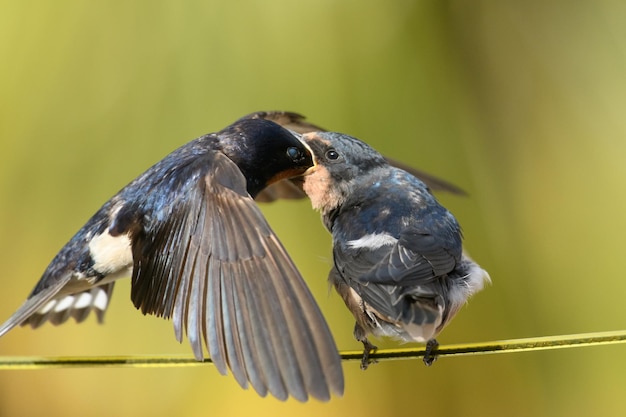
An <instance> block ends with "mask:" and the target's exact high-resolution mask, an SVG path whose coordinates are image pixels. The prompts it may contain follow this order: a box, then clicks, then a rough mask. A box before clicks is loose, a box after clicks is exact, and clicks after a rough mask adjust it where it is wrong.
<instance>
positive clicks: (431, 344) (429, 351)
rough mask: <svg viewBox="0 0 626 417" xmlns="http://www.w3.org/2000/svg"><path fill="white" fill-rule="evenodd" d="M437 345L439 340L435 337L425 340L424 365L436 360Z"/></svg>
mask: <svg viewBox="0 0 626 417" xmlns="http://www.w3.org/2000/svg"><path fill="white" fill-rule="evenodd" d="M438 347H439V342H437V340H435V339H430V340H429V341H428V342H426V350H425V352H424V365H426V366H430V365H432V364H433V363H434V362H435V361H436V360H437V353H436V351H437V348H438Z"/></svg>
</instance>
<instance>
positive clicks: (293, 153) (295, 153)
mask: <svg viewBox="0 0 626 417" xmlns="http://www.w3.org/2000/svg"><path fill="white" fill-rule="evenodd" d="M287 156H288V157H289V158H291V159H292V160H294V161H297V160H299V159H302V152H300V149H298V148H294V147H293V146H292V147H290V148H287Z"/></svg>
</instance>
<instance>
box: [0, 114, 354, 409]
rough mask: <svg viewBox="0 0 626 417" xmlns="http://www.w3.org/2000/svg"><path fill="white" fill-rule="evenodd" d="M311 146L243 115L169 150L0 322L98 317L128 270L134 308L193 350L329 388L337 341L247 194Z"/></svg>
mask: <svg viewBox="0 0 626 417" xmlns="http://www.w3.org/2000/svg"><path fill="white" fill-rule="evenodd" d="M311 166H312V159H311V155H310V153H309V152H308V150H307V149H306V147H305V146H304V145H303V144H302V143H301V142H300V141H299V140H298V138H297V137H296V136H294V134H292V133H291V132H289V131H288V130H286V129H284V128H282V127H280V126H279V125H277V124H276V123H273V122H271V121H267V120H263V119H258V118H257V119H255V118H245V119H242V120H239V121H237V122H235V123H234V124H232V125H231V126H228V127H227V128H225V129H224V130H222V131H220V132H217V133H212V134H208V135H205V136H202V137H200V138H198V139H196V140H194V141H192V142H190V143H188V144H186V145H184V146H182V147H180V148H179V149H177V150H175V151H174V152H172V153H171V154H169V155H168V156H166V157H165V158H164V159H163V160H161V161H160V162H158V163H157V164H155V165H154V166H152V167H151V168H150V169H148V170H147V171H146V172H145V173H143V174H142V175H140V176H139V177H138V178H136V179H135V180H134V181H132V182H131V183H130V184H128V185H127V186H126V187H124V188H123V189H122V190H121V191H120V192H118V193H117V194H116V195H115V196H113V197H112V198H111V199H110V200H109V201H107V202H106V203H105V204H104V205H103V206H102V208H100V210H98V212H97V213H96V214H95V215H94V216H93V217H92V218H91V219H89V221H88V222H87V223H86V224H85V225H84V226H83V227H82V228H81V229H80V230H79V231H78V233H76V235H75V236H74V237H73V238H72V239H71V240H70V241H69V242H68V243H67V244H66V245H65V246H64V247H63V248H62V249H61V251H60V252H59V253H58V254H57V255H56V257H55V258H54V259H53V260H52V262H51V263H50V265H49V266H48V268H47V269H46V271H45V272H44V274H43V276H42V277H41V279H40V281H39V282H38V283H37V285H36V286H35V288H34V290H33V291H32V293H31V294H30V296H29V297H28V299H27V300H26V302H25V303H24V304H23V305H22V306H21V307H20V308H19V309H18V310H17V312H16V313H15V314H14V315H13V316H11V317H10V318H9V319H8V320H7V321H6V322H5V323H4V324H2V325H1V326H0V336H1V335H3V334H5V333H6V332H7V331H9V330H10V329H12V328H13V327H15V326H17V325H30V326H32V327H34V328H35V327H38V326H40V325H41V324H43V323H44V322H46V321H49V322H51V323H53V324H61V323H63V322H65V321H66V320H68V318H70V317H73V318H74V319H76V321H77V322H81V321H83V320H84V319H85V318H86V317H87V316H88V315H89V314H90V312H92V311H94V312H95V313H96V315H97V317H98V319H99V320H100V321H102V319H103V315H104V313H105V311H106V309H107V306H108V304H109V299H110V297H111V294H112V291H113V286H114V285H115V280H116V279H118V278H122V277H124V276H129V275H132V289H131V299H132V301H133V303H134V305H135V306H136V307H137V308H138V309H140V310H141V311H142V312H143V313H144V314H153V315H156V316H162V317H164V318H171V319H172V320H173V323H174V330H175V334H176V338H177V339H178V341H179V342H180V341H182V338H183V333H184V332H185V333H186V334H187V337H188V339H189V341H190V343H191V346H192V349H193V353H194V355H195V357H196V359H198V360H203V358H204V353H203V350H204V349H203V344H204V345H205V346H206V348H207V350H208V352H209V355H210V357H211V360H212V361H213V363H214V364H215V366H216V367H217V369H218V370H219V372H220V373H222V374H226V373H227V368H229V369H230V370H231V372H232V373H233V375H234V377H235V378H236V380H237V382H238V383H239V384H240V385H241V386H242V387H244V388H247V387H248V385H251V386H252V387H253V388H254V389H255V390H256V391H257V392H258V393H259V394H260V395H262V396H265V395H266V394H267V393H268V392H269V393H271V394H272V395H274V396H275V397H276V398H278V399H281V400H285V399H286V398H287V397H288V396H292V397H294V398H296V399H297V400H299V401H306V400H307V399H308V398H309V396H311V397H314V398H317V399H319V400H322V401H326V400H328V399H329V398H330V396H331V394H332V393H334V394H337V395H341V394H342V393H343V388H344V385H343V384H344V382H343V372H342V367H341V358H340V357H339V354H338V351H337V347H336V345H335V343H334V340H333V338H332V335H331V333H330V331H329V328H328V326H327V324H326V321H325V320H324V318H323V316H322V314H321V312H320V310H319V308H318V306H317V304H316V302H315V300H314V299H313V296H312V295H311V293H310V292H309V290H308V288H307V286H306V284H305V282H304V280H303V279H302V277H301V275H300V273H299V272H298V270H297V269H296V267H295V265H294V264H293V262H292V260H291V259H290V257H289V255H288V254H287V252H286V251H285V249H284V248H283V246H282V244H281V243H280V242H279V240H278V238H277V237H276V235H275V234H274V232H273V231H272V229H271V228H270V226H269V225H268V223H267V222H266V220H265V219H264V217H263V215H262V214H261V211H260V210H259V208H258V207H257V205H256V204H255V202H254V201H253V198H254V197H256V196H257V195H258V194H259V192H260V191H261V190H263V188H264V187H266V186H267V185H269V184H272V183H274V182H277V181H280V180H282V179H285V178H289V177H291V176H294V175H299V174H302V173H303V172H304V171H305V170H306V169H307V168H309V167H311Z"/></svg>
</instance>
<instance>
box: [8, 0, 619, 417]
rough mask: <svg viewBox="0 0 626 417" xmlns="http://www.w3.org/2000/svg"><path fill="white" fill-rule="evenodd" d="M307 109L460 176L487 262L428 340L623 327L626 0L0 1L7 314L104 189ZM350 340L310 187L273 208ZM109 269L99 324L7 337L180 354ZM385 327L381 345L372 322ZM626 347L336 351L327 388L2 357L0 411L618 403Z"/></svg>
mask: <svg viewBox="0 0 626 417" xmlns="http://www.w3.org/2000/svg"><path fill="white" fill-rule="evenodd" d="M272 109H283V110H293V111H298V112H301V113H303V114H305V115H307V116H308V118H309V120H311V121H312V122H314V123H318V124H320V125H322V126H325V127H327V128H329V129H332V130H338V131H343V132H347V133H350V134H352V135H354V136H357V137H360V138H362V139H364V140H366V141H367V142H369V143H370V144H372V145H373V146H374V147H376V148H377V149H379V150H381V151H382V152H383V153H385V154H386V155H389V156H392V157H395V158H397V159H400V160H403V161H404V162H408V163H411V164H413V165H415V166H419V167H421V168H423V169H425V170H426V171H429V172H431V173H433V174H436V175H438V176H440V177H443V178H445V179H448V180H450V181H452V182H454V183H456V184H458V185H460V186H462V187H463V188H465V189H466V190H467V191H468V192H469V194H470V197H469V198H459V197H453V196H445V195H442V196H441V201H442V202H443V203H444V204H445V205H446V206H447V207H449V208H450V209H451V210H452V211H453V212H454V213H455V214H456V216H457V217H458V218H459V220H460V222H461V223H462V225H463V227H464V231H465V237H466V247H467V249H468V250H469V251H470V253H471V254H472V255H473V257H474V258H476V260H477V261H479V262H480V263H481V265H483V266H484V267H485V268H486V269H488V270H489V272H490V273H491V276H492V279H493V286H491V287H488V288H487V289H486V290H485V291H484V292H483V293H480V294H479V295H478V296H476V297H475V298H474V299H473V300H472V302H471V303H470V304H469V306H468V307H466V308H465V309H464V310H463V311H462V312H461V313H460V314H459V316H458V317H457V318H456V319H455V321H454V322H453V323H452V324H451V325H450V326H449V327H448V328H447V329H446V331H445V332H444V333H443V334H442V335H441V337H440V338H439V340H440V342H442V343H443V344H447V343H461V342H478V341H489V340H498V339H508V338H518V337H530V336H540V335H557V334H568V333H577V332H590V331H603V330H617V329H622V328H625V327H626V319H625V317H624V312H625V311H626V306H625V305H624V303H625V302H624V300H625V297H624V294H625V292H626V281H625V280H624V276H623V271H622V269H623V268H622V265H621V263H622V261H623V260H624V249H625V248H626V236H625V234H624V230H626V216H624V213H625V212H626V187H624V179H626V160H625V156H626V3H624V2H621V1H616V0H614V1H609V0H606V1H602V0H600V1H593V2H592V1H587V2H584V1H564V0H554V1H551V2H545V1H535V0H530V1H524V2H515V1H495V0H494V1H479V0H477V1H472V2H463V1H434V0H433V1H426V0H424V1H408V0H406V1H398V0H395V1H389V0H364V1H357V0H351V1H330V0H302V1H298V2H294V1H286V0H265V1H243V0H240V1H237V0H234V1H220V2H218V1H205V2H200V1H188V2H182V1H181V2H164V1H119V0H118V1H108V2H87V1H79V0H69V1H55V2H48V1H29V0H26V1H21V2H17V1H12V2H10V1H3V2H1V3H0V264H2V267H3V273H2V274H1V275H0V280H1V285H2V291H1V292H0V319H2V320H4V319H5V318H6V317H8V316H9V315H10V314H11V313H12V312H13V311H14V310H15V309H16V308H17V307H18V305H19V304H20V303H21V302H22V301H23V299H24V297H25V296H26V295H27V294H28V292H29V291H30V290H31V288H32V287H33V285H34V284H35V282H36V281H37V279H38V278H39V276H40V274H41V272H42V271H43V270H44V269H45V267H46V265H47V263H48V262H49V261H50V259H51V258H52V257H53V256H54V254H55V253H56V252H57V250H58V249H59V248H60V247H61V246H62V245H63V244H64V243H65V242H66V241H67V240H68V239H69V238H70V237H71V235H72V234H73V233H74V232H75V231H76V230H78V228H79V227H80V226H81V225H82V224H83V223H84V221H86V220H87V218H88V217H89V216H90V215H91V214H92V213H93V212H94V211H95V210H96V209H97V208H98V207H99V206H100V205H101V204H102V203H103V202H104V201H105V200H106V199H108V198H109V197H110V196H111V195H112V194H113V193H115V192H116V191H117V190H118V189H119V188H121V187H122V186H123V185H125V184H126V183H127V182H128V181H130V180H131V179H132V178H134V177H135V176H136V175H138V174H139V173H141V172H142V171H143V170H145V169H146V168H147V167H149V166H150V165H151V164H153V163H154V162H156V161H157V160H159V159H160V158H162V157H163V156H164V155H166V154H167V153H168V152H170V151H171V150H173V149H174V148H176V147H178V146H179V145H181V144H183V143H185V142H187V141H188V140H191V139H193V138H194V137H197V136H199V135H201V134H203V133H206V132H210V131H215V130H218V129H220V128H221V127H223V126H225V125H227V124H229V123H230V122H232V121H233V120H235V119H237V118H238V117H240V116H242V115H244V114H246V113H248V112H252V111H256V110H272ZM263 210H264V212H265V213H266V215H267V217H268V220H269V221H270V223H271V224H272V226H273V227H274V229H275V231H276V232H277V234H278V235H279V236H280V237H281V239H282V241H283V243H284V244H285V246H286V247H287V249H288V250H289V252H290V253H291V254H292V255H293V258H294V260H295V261H296V263H297V265H298V266H299V267H300V269H301V271H302V273H303V275H304V276H305V277H306V279H307V281H308V283H309V285H310V287H311V288H312V290H313V292H314V294H315V296H316V298H317V299H318V300H319V303H320V306H321V308H322V310H323V311H324V313H325V315H326V317H327V318H328V320H329V322H330V325H331V328H332V331H333V333H334V335H335V337H336V340H337V343H338V345H339V347H340V348H341V349H342V350H354V349H358V348H359V345H358V344H357V342H355V341H354V340H353V339H352V334H351V333H352V325H353V322H352V319H351V316H350V315H349V313H348V312H347V311H346V310H345V309H344V307H343V305H342V302H341V300H340V299H339V297H337V296H336V295H335V294H333V293H331V294H330V295H329V292H328V288H327V284H326V274H327V270H328V269H329V263H330V256H331V252H330V237H329V235H328V234H327V233H326V231H325V230H323V228H322V226H321V223H320V222H319V218H318V215H317V214H316V213H314V212H312V211H311V209H310V207H309V204H308V203H307V202H295V203H294V202H283V203H280V204H274V205H271V206H264V207H263ZM129 290H130V286H129V282H128V280H126V281H124V282H122V283H120V284H118V286H117V289H116V294H115V296H114V298H113V300H112V305H111V307H110V309H109V312H108V315H107V319H106V325H105V326H98V325H97V324H96V323H95V320H93V319H90V320H89V321H88V322H87V323H85V324H81V325H75V324H67V325H64V326H61V327H58V328H54V327H52V326H46V327H44V328H42V329H40V330H38V331H31V330H29V329H16V330H14V331H12V332H10V333H9V334H8V335H6V336H5V337H3V338H2V339H1V340H0V355H42V356H47V355H124V354H180V353H184V354H189V353H190V349H189V348H188V346H187V345H186V344H183V345H179V344H177V343H176V342H175V340H174V337H173V331H172V328H171V323H168V322H166V321H164V320H161V319H157V318H153V317H144V316H142V315H141V314H140V313H138V312H137V311H135V310H134V308H133V307H132V305H131V303H130V301H129ZM381 346H387V347H389V346H395V345H394V344H393V343H381ZM625 349H626V348H625V347H624V346H619V345H617V346H608V347H599V348H584V349H569V350H559V351H543V352H535V353H516V354H506V355H494V356H477V357H459V358H442V359H441V360H439V361H438V362H437V363H436V365H435V366H433V367H432V368H425V367H424V366H423V365H422V364H421V363H420V362H419V361H413V362H406V361H400V362H384V363H381V364H379V365H377V366H373V367H371V368H370V369H369V370H368V371H367V372H361V371H360V370H359V368H358V364H357V363H345V364H344V369H345V372H346V393H345V396H344V397H343V398H336V399H333V400H332V401H331V402H330V403H327V404H323V403H318V402H311V403H308V404H299V403H297V402H295V401H293V400H290V401H288V402H286V403H281V402H278V401H276V400H274V399H272V398H266V399H261V398H259V397H257V395H256V394H255V393H254V392H252V391H244V390H242V389H240V388H239V387H238V386H237V385H236V383H235V381H234V379H233V378H231V377H222V376H220V375H218V373H217V372H216V371H215V370H214V369H213V368H212V367H211V366H201V367H188V368H173V369H171V368H168V369H72V370H68V369H57V370H39V371H0V416H14V415H15V416H17V415H24V416H27V415H46V416H49V417H52V416H86V415H89V416H113V415H116V416H118V415H133V416H142V415H146V416H178V415H180V416H205V415H216V416H220V415H233V416H237V415H256V416H277V415H285V416H287V415H298V416H307V415H311V416H319V415H322V413H323V415H328V416H331V415H336V416H346V415H350V416H353V415H354V416H360V417H367V416H376V417H379V416H413V415H426V416H429V417H438V416H458V415H463V416H490V415H494V416H496V415H506V416H529V415H535V416H537V415H545V416H573V415H598V416H600V415H601V416H623V415H624V414H625V413H626V401H625V400H624V394H623V393H624V389H625V387H626V372H625V370H626V359H624V357H625V354H626V350H625Z"/></svg>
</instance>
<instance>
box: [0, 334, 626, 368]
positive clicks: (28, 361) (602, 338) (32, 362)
mask: <svg viewBox="0 0 626 417" xmlns="http://www.w3.org/2000/svg"><path fill="white" fill-rule="evenodd" d="M617 343H626V330H620V331H611V332H596V333H581V334H573V335H564V336H547V337H534V338H527V339H512V340H500V341H494V342H483V343H464V344H457V345H445V346H439V347H438V348H437V350H436V351H435V352H434V354H436V355H437V357H445V356H462V355H484V354H493V353H513V352H529V351H535V350H547V349H565V348H575V347H587V346H601V345H610V344H617ZM424 353H425V350H424V348H404V349H380V350H378V351H376V352H374V353H371V354H370V359H372V360H376V361H382V360H401V359H415V358H422V357H424ZM362 356H363V352H362V351H345V352H341V358H342V359H343V360H345V361H357V360H358V361H360V360H361V357H362ZM205 363H211V360H210V359H205V360H204V361H203V362H199V361H196V360H195V359H194V358H193V357H192V356H189V355H167V356H159V355H128V356H93V357H91V356H90V357H86V356H67V357H63V356H59V357H37V356H0V370H9V369H13V370H18V369H19V370H24V369H49V368H84V367H132V368H159V367H176V366H197V365H202V364H205Z"/></svg>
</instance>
